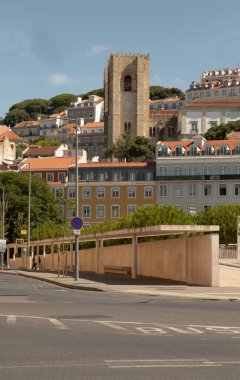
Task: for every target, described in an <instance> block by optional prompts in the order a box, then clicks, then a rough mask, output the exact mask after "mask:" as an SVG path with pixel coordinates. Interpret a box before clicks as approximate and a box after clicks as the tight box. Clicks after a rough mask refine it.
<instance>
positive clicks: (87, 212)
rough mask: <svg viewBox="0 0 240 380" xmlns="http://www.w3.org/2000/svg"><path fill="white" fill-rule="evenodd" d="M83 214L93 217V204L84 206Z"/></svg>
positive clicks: (85, 216) (86, 216)
mask: <svg viewBox="0 0 240 380" xmlns="http://www.w3.org/2000/svg"><path fill="white" fill-rule="evenodd" d="M82 216H83V217H84V218H90V217H91V206H89V205H84V206H82Z"/></svg>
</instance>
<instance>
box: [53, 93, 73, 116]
mask: <svg viewBox="0 0 240 380" xmlns="http://www.w3.org/2000/svg"><path fill="white" fill-rule="evenodd" d="M76 100H77V96H76V95H73V94H60V95H57V96H54V97H53V98H51V99H49V111H50V112H51V114H52V113H59V112H62V111H64V110H65V109H66V108H68V107H69V106H70V104H71V103H73V102H75V101H76Z"/></svg>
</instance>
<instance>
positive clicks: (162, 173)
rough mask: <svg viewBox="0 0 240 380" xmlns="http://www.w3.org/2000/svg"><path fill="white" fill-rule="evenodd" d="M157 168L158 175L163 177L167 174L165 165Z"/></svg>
mask: <svg viewBox="0 0 240 380" xmlns="http://www.w3.org/2000/svg"><path fill="white" fill-rule="evenodd" d="M157 170H158V175H159V176H161V177H165V176H166V175H167V167H166V166H159V167H158V169H157Z"/></svg>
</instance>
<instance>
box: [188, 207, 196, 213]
mask: <svg viewBox="0 0 240 380" xmlns="http://www.w3.org/2000/svg"><path fill="white" fill-rule="evenodd" d="M188 212H189V214H190V215H196V213H197V206H196V205H189V206H188Z"/></svg>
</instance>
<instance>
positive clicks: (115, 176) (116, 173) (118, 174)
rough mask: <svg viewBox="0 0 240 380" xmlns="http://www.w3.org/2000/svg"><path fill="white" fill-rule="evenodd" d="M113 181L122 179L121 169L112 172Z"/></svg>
mask: <svg viewBox="0 0 240 380" xmlns="http://www.w3.org/2000/svg"><path fill="white" fill-rule="evenodd" d="M112 181H115V182H117V181H120V172H119V171H117V172H113V173H112Z"/></svg>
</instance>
